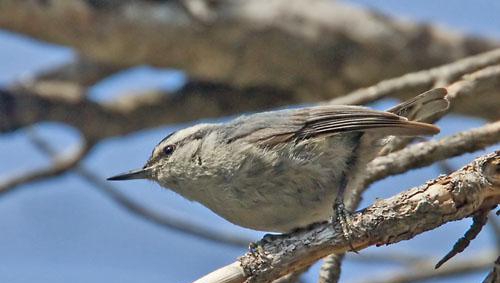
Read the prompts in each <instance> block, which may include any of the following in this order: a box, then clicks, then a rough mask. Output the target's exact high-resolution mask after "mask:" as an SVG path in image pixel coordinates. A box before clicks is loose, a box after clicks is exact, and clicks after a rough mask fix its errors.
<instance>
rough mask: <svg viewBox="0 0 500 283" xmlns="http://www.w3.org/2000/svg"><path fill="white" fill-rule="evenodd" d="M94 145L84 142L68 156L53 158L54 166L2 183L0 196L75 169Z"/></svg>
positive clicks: (0, 183) (0, 184)
mask: <svg viewBox="0 0 500 283" xmlns="http://www.w3.org/2000/svg"><path fill="white" fill-rule="evenodd" d="M92 145H93V143H92V142H89V141H84V142H83V144H82V145H80V146H79V147H78V148H77V149H75V150H73V151H71V152H70V153H68V154H65V155H61V156H56V157H54V158H53V164H52V166H49V167H47V168H42V169H37V170H33V171H32V172H28V173H23V174H22V175H20V176H17V177H12V178H11V179H7V180H4V181H3V182H0V195H4V194H6V193H8V192H11V191H13V190H14V189H16V188H18V187H20V186H22V185H26V184H29V183H33V182H37V181H40V180H44V179H47V178H51V177H55V176H59V175H61V174H64V173H66V172H67V171H68V170H70V169H72V168H74V167H75V166H76V165H77V164H78V163H79V162H80V161H81V160H83V158H85V156H86V155H87V153H88V152H89V151H90V150H91V148H92Z"/></svg>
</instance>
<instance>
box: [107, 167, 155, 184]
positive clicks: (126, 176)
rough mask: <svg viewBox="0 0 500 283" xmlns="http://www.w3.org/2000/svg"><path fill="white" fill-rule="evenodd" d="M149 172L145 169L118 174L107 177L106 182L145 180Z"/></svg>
mask: <svg viewBox="0 0 500 283" xmlns="http://www.w3.org/2000/svg"><path fill="white" fill-rule="evenodd" d="M148 173H149V170H148V169H147V168H142V169H137V170H132V171H129V172H127V173H122V174H118V175H116V176H113V177H109V178H108V179H106V180H108V181H124V180H132V179H147V178H148V176H149V174H148Z"/></svg>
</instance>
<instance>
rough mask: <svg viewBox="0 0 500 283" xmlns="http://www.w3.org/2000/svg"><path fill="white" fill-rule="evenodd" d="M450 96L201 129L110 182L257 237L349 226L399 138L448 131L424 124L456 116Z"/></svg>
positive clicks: (173, 138)
mask: <svg viewBox="0 0 500 283" xmlns="http://www.w3.org/2000/svg"><path fill="white" fill-rule="evenodd" d="M446 93H447V91H446V89H445V88H435V89H432V90H429V91H427V92H424V93H422V94H420V95H418V96H416V97H414V98H412V99H410V100H408V101H406V102H403V103H401V104H399V105H397V106H395V107H393V108H391V109H389V110H387V111H377V110H372V109H369V108H367V107H363V106H352V105H332V104H327V105H319V106H310V107H302V108H294V109H283V110H275V111H267V112H261V113H255V114H249V115H243V116H240V117H238V118H236V119H233V120H231V121H228V122H225V123H202V124H197V125H194V126H191V127H188V128H185V129H182V130H179V131H176V132H173V133H171V134H169V135H168V136H166V137H165V138H164V139H162V140H161V141H160V142H159V143H158V144H157V145H156V146H155V147H154V149H153V151H152V153H151V156H150V157H149V159H148V160H147V162H146V163H145V165H144V166H143V167H142V168H140V169H137V170H132V171H129V172H126V173H122V174H119V175H116V176H113V177H110V178H108V180H111V181H118V180H131V179H148V180H152V181H154V182H156V183H158V184H159V185H160V186H162V187H164V188H167V189H170V190H172V191H174V192H176V193H178V194H180V195H181V196H183V197H184V198H186V199H188V200H191V201H196V202H199V203H201V204H202V205H204V206H205V207H207V208H209V209H210V210H212V211H213V212H214V213H216V214H218V215H219V216H221V217H222V218H224V219H226V220H228V221H229V222H231V223H234V224H236V225H239V226H242V227H245V228H250V229H253V230H258V231H266V232H277V233H288V232H291V231H294V230H296V229H299V228H303V227H307V226H309V225H311V224H314V223H318V222H324V221H333V222H335V221H341V220H342V218H341V219H340V220H339V218H338V217H335V216H334V215H335V214H336V211H339V212H342V211H343V210H344V208H343V203H344V198H345V196H346V195H348V194H349V193H350V192H352V191H353V189H354V188H356V187H357V186H360V185H361V183H362V181H363V178H364V177H365V175H366V174H365V171H366V168H367V164H368V163H369V162H370V161H371V160H373V159H374V158H375V157H376V156H377V155H378V154H379V153H380V151H381V150H382V149H383V148H384V146H386V145H387V143H388V141H389V140H390V139H391V137H394V136H421V135H434V134H437V133H438V132H439V128H438V127H436V126H435V125H432V124H428V123H425V122H423V121H425V119H427V118H429V117H431V116H433V115H434V114H436V113H438V112H441V111H444V110H446V109H447V108H448V106H449V102H448V100H447V99H446ZM332 207H333V209H332ZM339 207H340V208H339ZM337 209H339V210H337Z"/></svg>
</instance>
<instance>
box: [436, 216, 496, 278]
mask: <svg viewBox="0 0 500 283" xmlns="http://www.w3.org/2000/svg"><path fill="white" fill-rule="evenodd" d="M489 212H490V211H489V209H488V210H483V211H478V212H477V213H476V215H474V217H472V225H471V226H470V227H469V229H468V230H467V232H465V234H464V236H463V237H462V238H460V239H458V241H457V242H456V243H455V245H454V246H453V248H452V249H451V251H450V252H449V253H447V254H446V255H445V256H444V257H443V258H442V259H441V260H439V261H438V263H437V264H436V266H435V268H436V269H438V268H439V267H440V266H442V265H443V264H444V263H445V262H447V261H448V260H450V259H451V258H452V257H454V256H455V255H457V254H459V253H461V252H463V251H464V250H465V249H466V248H467V247H468V246H469V244H470V242H471V241H472V240H474V239H475V238H476V237H477V235H479V233H480V232H481V230H482V229H483V227H484V225H486V221H488V213H489Z"/></svg>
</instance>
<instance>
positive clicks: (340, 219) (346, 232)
mask: <svg viewBox="0 0 500 283" xmlns="http://www.w3.org/2000/svg"><path fill="white" fill-rule="evenodd" d="M352 215H353V214H352V213H351V212H350V211H348V210H347V209H346V208H345V206H344V202H342V200H336V201H335V204H334V205H333V215H332V218H331V222H332V225H335V223H339V224H340V227H341V228H342V234H343V236H344V239H346V241H347V242H348V243H349V246H350V248H351V251H353V252H355V253H358V251H357V250H356V249H355V248H354V246H353V241H352V238H353V237H352V235H353V231H352V230H351V226H352Z"/></svg>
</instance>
